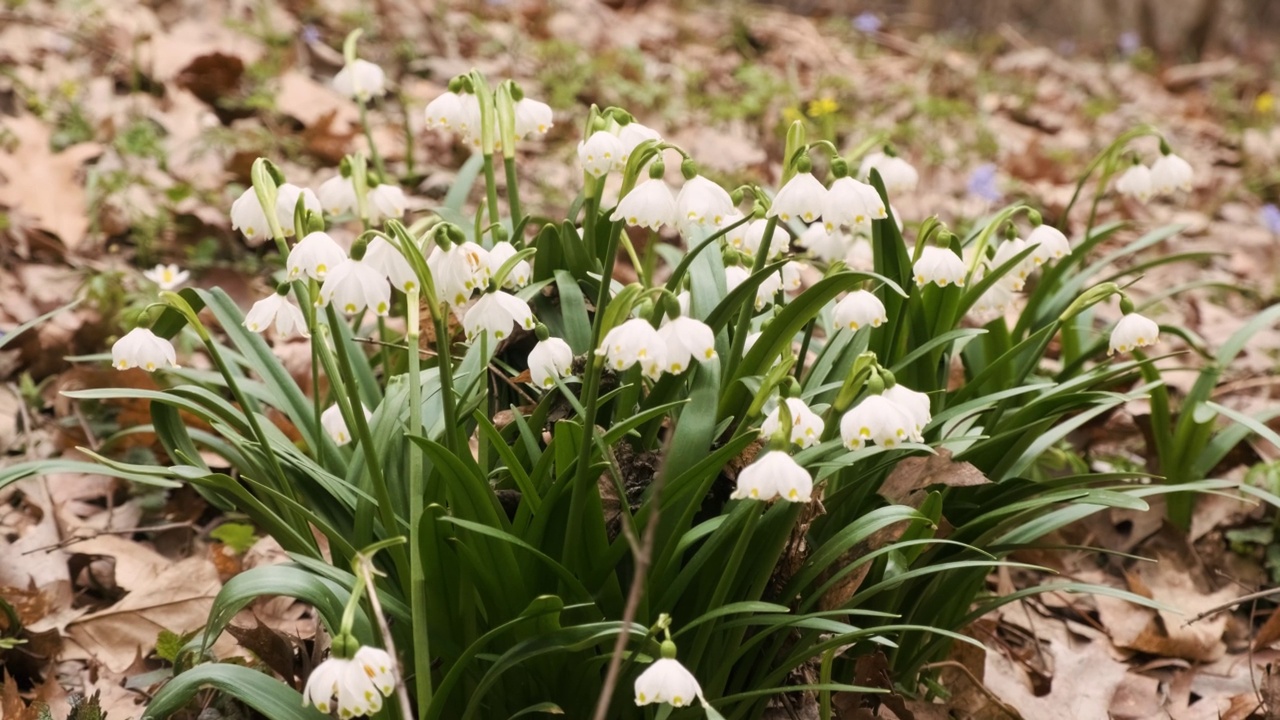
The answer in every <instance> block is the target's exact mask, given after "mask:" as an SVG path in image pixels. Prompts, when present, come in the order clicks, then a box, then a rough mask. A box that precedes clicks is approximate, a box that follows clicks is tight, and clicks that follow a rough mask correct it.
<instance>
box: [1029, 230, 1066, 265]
mask: <svg viewBox="0 0 1280 720" xmlns="http://www.w3.org/2000/svg"><path fill="white" fill-rule="evenodd" d="M1027 244H1028V245H1034V246H1035V248H1036V249H1035V250H1032V251H1031V262H1032V263H1034V264H1035V265H1037V266H1040V265H1045V264H1047V263H1050V262H1052V261H1054V260H1061V259H1062V258H1064V257H1066V256H1068V255H1070V254H1071V242H1070V241H1069V240H1067V236H1066V235H1063V234H1062V231H1061V230H1059V229H1058V228H1056V227H1053V226H1052V225H1037V226H1036V227H1035V229H1033V230H1032V231H1031V233H1030V234H1029V235H1027Z"/></svg>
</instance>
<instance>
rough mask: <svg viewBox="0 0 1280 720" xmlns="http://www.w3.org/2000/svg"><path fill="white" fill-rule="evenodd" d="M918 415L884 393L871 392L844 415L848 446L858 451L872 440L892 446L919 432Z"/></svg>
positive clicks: (842, 423)
mask: <svg viewBox="0 0 1280 720" xmlns="http://www.w3.org/2000/svg"><path fill="white" fill-rule="evenodd" d="M915 425H916V418H915V417H913V416H912V415H910V414H908V412H907V411H906V409H905V408H903V407H902V406H901V405H899V404H898V403H896V402H893V401H892V400H890V399H889V398H887V397H885V396H884V395H869V396H867V397H866V398H864V399H863V400H862V402H860V403H858V404H857V405H855V406H853V408H852V409H850V410H849V411H848V412H846V413H845V414H844V417H842V418H840V438H841V439H842V440H844V446H845V447H847V448H849V449H850V450H857V449H858V448H861V447H862V446H863V445H864V444H866V443H868V442H874V443H875V444H877V445H879V446H881V447H886V448H892V447H897V446H898V445H901V444H902V443H904V442H906V441H908V440H910V439H911V438H912V437H914V435H915Z"/></svg>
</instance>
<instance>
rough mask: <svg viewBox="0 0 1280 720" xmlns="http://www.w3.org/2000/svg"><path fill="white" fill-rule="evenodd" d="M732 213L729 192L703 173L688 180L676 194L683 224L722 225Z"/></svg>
mask: <svg viewBox="0 0 1280 720" xmlns="http://www.w3.org/2000/svg"><path fill="white" fill-rule="evenodd" d="M732 214H734V208H733V199H732V198H730V197H729V193H728V192H727V191H726V190H725V189H724V188H722V187H720V186H719V185H717V184H715V183H713V182H711V181H710V180H708V179H706V178H704V177H702V176H701V175H695V176H694V177H692V178H690V179H688V180H686V181H685V183H684V187H682V188H680V194H678V195H676V215H677V216H678V217H679V220H680V222H681V224H682V225H698V226H701V227H708V226H716V227H722V226H723V225H724V223H725V221H726V220H727V219H728V217H729V216H730V215H732Z"/></svg>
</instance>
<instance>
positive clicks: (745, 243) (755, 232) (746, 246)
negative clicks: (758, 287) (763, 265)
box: [742, 220, 791, 260]
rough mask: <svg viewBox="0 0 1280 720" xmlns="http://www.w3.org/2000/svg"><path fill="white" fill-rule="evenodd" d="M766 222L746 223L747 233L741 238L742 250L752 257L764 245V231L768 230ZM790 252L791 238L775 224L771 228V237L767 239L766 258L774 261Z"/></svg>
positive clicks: (754, 221)
mask: <svg viewBox="0 0 1280 720" xmlns="http://www.w3.org/2000/svg"><path fill="white" fill-rule="evenodd" d="M768 227H769V221H768V220H752V221H751V222H749V223H747V231H746V233H745V234H744V236H743V240H742V250H743V251H744V252H748V253H750V254H752V255H755V254H756V253H758V252H760V248H761V247H762V246H763V245H765V239H764V231H765V230H766V229H768ZM789 250H791V236H790V235H788V234H787V231H786V230H783V229H782V228H781V227H779V226H778V224H777V223H775V224H774V226H773V236H772V237H771V238H769V241H768V248H767V254H766V256H765V257H766V258H767V259H769V260H776V259H778V258H780V257H782V256H783V255H784V254H786V253H787V252H788V251H789Z"/></svg>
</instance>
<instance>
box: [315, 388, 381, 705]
mask: <svg viewBox="0 0 1280 720" xmlns="http://www.w3.org/2000/svg"><path fill="white" fill-rule="evenodd" d="M360 410H361V411H363V412H364V418H365V420H368V419H369V418H371V417H373V413H371V412H369V409H368V408H366V407H364V406H363V405H362V406H360ZM320 427H321V428H323V429H324V432H325V434H326V435H328V436H329V438H330V439H332V440H333V441H334V442H335V443H337V444H338V445H339V446H341V445H346V444H347V443H349V442H351V430H350V429H348V428H347V420H346V418H344V417H342V408H341V407H339V406H338V405H332V406H330V407H329V409H327V410H325V411H324V412H322V413H320ZM317 707H319V706H318V705H317Z"/></svg>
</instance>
